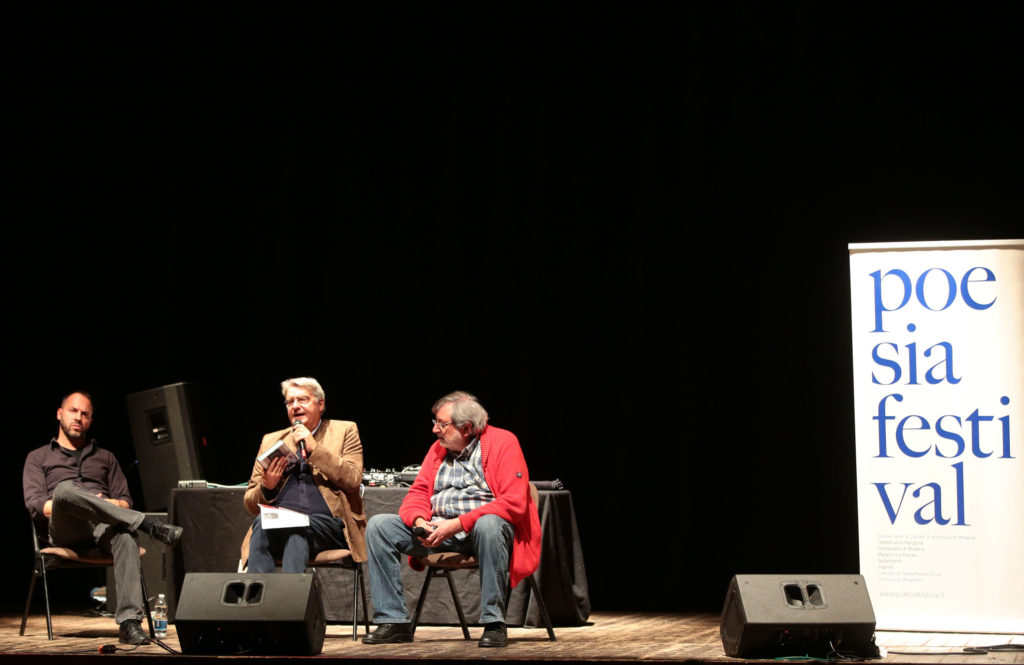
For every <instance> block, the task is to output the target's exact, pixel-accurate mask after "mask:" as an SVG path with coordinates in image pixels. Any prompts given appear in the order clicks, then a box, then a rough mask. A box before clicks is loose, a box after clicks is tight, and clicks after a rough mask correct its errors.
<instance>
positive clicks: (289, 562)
mask: <svg viewBox="0 0 1024 665" xmlns="http://www.w3.org/2000/svg"><path fill="white" fill-rule="evenodd" d="M340 549H348V541H346V540H345V529H344V527H342V521H341V520H340V519H338V518H337V517H331V516H330V515H310V516H309V526H308V527H298V528H294V529H264V528H263V525H262V521H261V520H260V517H259V516H257V517H256V519H254V520H253V521H252V536H251V537H250V538H249V572H250V573H272V572H274V569H275V567H276V561H277V560H280V561H281V572H282V573H302V572H305V570H306V563H307V562H308V561H309V559H310V555H311V554H312V555H315V554H316V553H317V552H323V551H324V550H340Z"/></svg>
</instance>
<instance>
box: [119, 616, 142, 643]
mask: <svg viewBox="0 0 1024 665" xmlns="http://www.w3.org/2000/svg"><path fill="white" fill-rule="evenodd" d="M117 633H118V638H119V640H120V642H121V644H149V638H148V637H146V633H145V632H143V630H142V626H140V625H139V622H138V621H136V620H135V619H125V620H124V621H122V622H121V625H120V627H118V629H117Z"/></svg>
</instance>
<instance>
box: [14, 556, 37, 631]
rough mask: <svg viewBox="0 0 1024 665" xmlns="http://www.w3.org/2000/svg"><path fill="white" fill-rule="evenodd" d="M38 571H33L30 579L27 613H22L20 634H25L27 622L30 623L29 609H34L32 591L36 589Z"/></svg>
mask: <svg viewBox="0 0 1024 665" xmlns="http://www.w3.org/2000/svg"><path fill="white" fill-rule="evenodd" d="M36 577H37V575H36V571H35V570H33V571H32V578H31V579H30V580H29V581H28V598H26V599H25V613H24V614H22V615H21V630H20V631H19V632H18V635H24V634H25V624H26V623H28V611H29V610H30V609H32V593H33V592H34V591H35V590H36Z"/></svg>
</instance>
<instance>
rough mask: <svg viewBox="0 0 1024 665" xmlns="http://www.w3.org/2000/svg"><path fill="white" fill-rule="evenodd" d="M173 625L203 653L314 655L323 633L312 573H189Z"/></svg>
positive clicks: (190, 648) (188, 645) (185, 646)
mask: <svg viewBox="0 0 1024 665" xmlns="http://www.w3.org/2000/svg"><path fill="white" fill-rule="evenodd" d="M174 625H175V629H176V631H177V634H178V641H179V643H180V644H181V652H182V653H184V654H205V655H241V654H245V655H302V656H315V655H316V654H318V653H320V652H321V651H322V650H323V646H324V634H325V633H326V630H327V621H326V618H325V615H324V607H323V602H322V601H321V598H320V581H319V579H318V578H317V575H316V573H301V574H285V573H275V574H261V573H188V574H186V575H185V580H184V582H183V584H182V587H181V596H180V598H179V599H178V611H177V613H176V614H175V617H174Z"/></svg>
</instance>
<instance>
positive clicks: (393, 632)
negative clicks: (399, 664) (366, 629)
mask: <svg viewBox="0 0 1024 665" xmlns="http://www.w3.org/2000/svg"><path fill="white" fill-rule="evenodd" d="M399 642H412V624H411V623H382V624H380V625H379V626H377V630H375V631H373V632H372V633H370V634H369V635H367V636H366V637H364V638H363V644H397V643H399Z"/></svg>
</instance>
